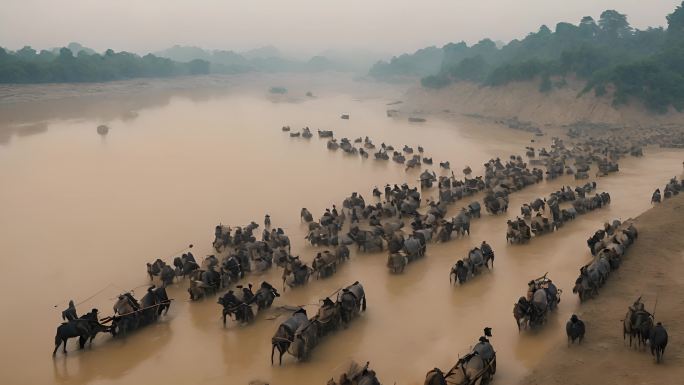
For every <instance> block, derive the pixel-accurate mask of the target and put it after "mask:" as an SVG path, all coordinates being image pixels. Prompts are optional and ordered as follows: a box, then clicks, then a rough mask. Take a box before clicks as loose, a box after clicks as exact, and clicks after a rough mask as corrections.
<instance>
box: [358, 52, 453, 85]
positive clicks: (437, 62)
mask: <svg viewBox="0 0 684 385" xmlns="http://www.w3.org/2000/svg"><path fill="white" fill-rule="evenodd" d="M443 56H444V51H443V50H442V49H440V48H437V47H428V48H423V49H420V50H418V51H416V52H415V53H413V54H404V55H401V56H398V57H397V56H395V57H393V58H392V59H391V60H390V61H389V62H385V61H379V62H377V63H375V65H373V67H371V69H370V75H371V76H372V77H374V78H376V79H383V80H389V79H392V78H394V77H405V76H427V75H430V74H434V73H436V72H438V71H439V70H440V66H441V64H442V58H443Z"/></svg>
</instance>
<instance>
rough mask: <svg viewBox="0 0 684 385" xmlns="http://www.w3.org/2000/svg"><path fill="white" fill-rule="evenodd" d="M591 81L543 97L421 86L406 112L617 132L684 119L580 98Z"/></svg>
mask: <svg viewBox="0 0 684 385" xmlns="http://www.w3.org/2000/svg"><path fill="white" fill-rule="evenodd" d="M585 84H586V82H584V81H581V80H577V79H571V78H567V79H566V80H565V84H564V85H563V86H562V87H555V88H553V90H552V91H550V92H546V93H542V92H539V81H530V82H513V83H509V84H507V85H504V86H499V87H484V86H481V85H479V84H475V83H469V82H458V83H455V84H452V85H450V86H447V87H444V88H442V89H439V90H434V89H426V88H423V87H420V86H418V85H416V86H415V87H413V88H411V89H410V90H409V91H408V92H407V94H406V102H407V103H406V104H405V105H404V106H403V108H402V112H404V113H406V114H408V115H412V114H430V115H434V114H437V115H442V116H444V115H454V114H457V115H468V116H476V117H480V118H482V119H488V120H492V121H501V120H509V119H516V120H520V121H522V122H531V123H533V124H535V125H538V126H542V127H543V126H563V125H573V124H576V123H578V122H585V123H594V124H605V125H609V126H616V127H653V126H657V125H666V124H680V125H681V122H682V121H684V114H682V113H679V112H676V111H671V112H669V113H667V114H655V113H652V112H650V111H648V110H646V109H645V108H644V107H643V106H642V105H641V104H640V103H638V102H636V101H634V102H632V103H631V104H629V105H625V106H619V107H615V106H613V104H612V97H610V96H609V94H608V95H605V96H600V97H599V96H596V95H595V94H594V92H588V93H586V94H583V95H582V96H580V97H578V95H579V94H580V93H581V91H582V89H583V88H584V86H585Z"/></svg>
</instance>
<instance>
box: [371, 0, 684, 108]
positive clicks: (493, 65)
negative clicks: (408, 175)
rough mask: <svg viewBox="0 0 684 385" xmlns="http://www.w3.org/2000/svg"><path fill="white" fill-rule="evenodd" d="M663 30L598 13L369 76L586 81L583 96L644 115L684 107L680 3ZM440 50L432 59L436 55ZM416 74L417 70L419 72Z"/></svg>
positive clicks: (418, 56) (551, 83)
mask: <svg viewBox="0 0 684 385" xmlns="http://www.w3.org/2000/svg"><path fill="white" fill-rule="evenodd" d="M667 22H668V27H667V29H664V28H648V29H645V30H638V29H634V28H632V27H631V26H630V24H629V22H628V20H627V16H626V15H624V14H621V13H619V12H617V11H615V10H606V11H604V12H603V13H602V14H601V15H600V17H599V18H598V20H595V19H594V18H592V17H590V16H585V17H584V18H582V20H581V21H580V22H579V23H578V24H576V25H575V24H571V23H558V24H557V25H556V26H555V28H554V30H553V31H552V30H551V29H550V28H548V27H547V26H545V25H543V26H541V27H540V28H539V30H538V31H537V32H533V33H530V34H529V35H527V36H526V37H525V38H524V39H522V40H513V41H511V42H509V43H508V44H506V45H505V46H503V47H502V48H500V49H499V48H497V46H496V44H495V43H494V42H493V41H492V40H490V39H484V40H481V41H480V42H478V43H477V44H474V45H472V46H468V45H467V44H466V43H464V42H460V43H450V44H447V45H445V46H444V47H442V48H441V49H438V48H434V47H433V48H428V49H427V50H429V51H430V52H431V55H430V57H431V58H432V60H433V61H432V62H431V63H432V65H433V66H434V63H435V62H434V60H435V58H438V57H439V60H440V64H439V67H438V68H437V69H435V70H434V71H432V72H431V73H430V74H427V73H426V72H427V71H426V69H429V67H430V66H429V65H426V55H425V52H423V51H418V52H416V53H415V54H412V55H403V56H400V57H398V58H394V59H392V60H391V61H390V62H379V63H377V64H376V65H375V66H374V67H373V68H372V69H371V70H370V75H371V76H373V77H375V78H377V79H381V80H385V79H388V78H392V77H393V76H421V77H422V79H421V84H422V85H423V86H424V87H427V88H441V87H445V86H447V85H449V84H451V83H453V82H458V81H471V82H476V83H479V84H482V85H484V86H501V85H504V84H507V83H510V82H515V81H531V80H535V81H538V82H539V91H540V92H551V91H553V90H554V89H555V88H562V87H563V86H564V85H565V80H564V78H565V76H567V75H573V76H576V77H578V78H580V79H584V80H585V81H586V87H585V89H584V91H583V92H590V91H593V92H595V93H596V94H597V95H603V94H606V93H608V92H611V95H612V97H613V102H614V103H615V104H624V103H627V102H628V101H629V100H630V99H631V98H635V99H638V100H640V101H642V102H643V103H644V104H645V105H646V106H647V107H648V108H649V109H651V110H654V111H659V112H662V111H666V110H667V109H668V108H669V107H670V106H673V107H674V108H676V109H677V110H682V108H684V2H683V3H682V6H679V7H677V9H676V10H675V11H674V12H673V13H671V14H670V15H668V16H667ZM437 51H438V52H437ZM417 69H423V71H421V70H417Z"/></svg>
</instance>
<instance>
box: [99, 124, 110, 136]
mask: <svg viewBox="0 0 684 385" xmlns="http://www.w3.org/2000/svg"><path fill="white" fill-rule="evenodd" d="M108 132H109V127H108V126H107V125H104V124H100V125H99V126H97V133H98V134H100V135H107V133H108Z"/></svg>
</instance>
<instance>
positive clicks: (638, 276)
mask: <svg viewBox="0 0 684 385" xmlns="http://www.w3.org/2000/svg"><path fill="white" fill-rule="evenodd" d="M636 225H637V228H638V230H639V238H638V239H637V241H636V243H635V244H634V245H633V247H632V248H631V249H630V250H629V251H628V252H627V256H626V258H625V260H624V263H623V265H622V266H621V267H620V269H619V270H618V271H617V272H615V274H613V275H612V276H611V277H610V279H609V280H608V282H607V283H606V285H605V286H604V287H603V288H602V289H601V291H600V294H599V296H598V297H597V298H595V299H592V300H588V301H587V302H585V303H583V304H581V305H580V306H579V308H578V310H577V314H578V315H579V316H580V318H582V319H583V320H584V322H585V323H586V325H587V334H586V337H585V340H584V342H583V343H582V345H581V346H577V345H574V346H571V347H566V344H565V341H564V340H559V341H558V346H557V348H555V349H554V350H552V351H551V352H550V353H549V354H548V355H546V357H545V358H544V359H543V360H542V361H541V363H540V364H539V365H538V366H537V367H536V368H535V369H534V370H532V372H531V373H530V374H529V375H528V376H527V377H525V378H524V379H523V380H522V381H521V382H520V384H525V385H536V384H539V385H541V384H544V385H553V384H563V385H572V384H582V385H587V384H618V383H619V384H676V383H681V381H682V377H683V376H684V349H683V348H682V344H681V342H680V341H681V338H682V334H683V333H684V300H683V299H682V293H683V292H684V237H682V234H683V233H684V196H682V195H678V196H676V197H674V198H672V199H669V200H667V201H665V202H664V203H662V204H660V205H658V206H656V207H654V208H652V209H650V210H648V211H646V212H644V213H643V214H641V215H640V216H639V217H637V218H636ZM639 296H642V297H643V300H644V301H645V304H646V308H647V309H648V310H649V311H651V312H653V306H654V305H655V301H656V297H657V298H658V305H657V309H656V314H655V318H656V321H659V322H662V323H663V325H664V326H665V327H666V329H667V331H668V334H669V336H670V338H669V343H668V345H667V349H666V351H665V361H664V363H662V364H660V365H656V364H655V362H654V360H653V357H652V356H651V355H650V351H649V350H648V349H635V348H630V347H629V346H628V342H623V340H622V323H621V320H622V319H623V318H624V316H625V313H626V311H627V306H628V305H629V304H631V302H632V301H634V300H635V299H636V298H637V297H639ZM570 301H577V299H576V296H573V297H572V298H570Z"/></svg>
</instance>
